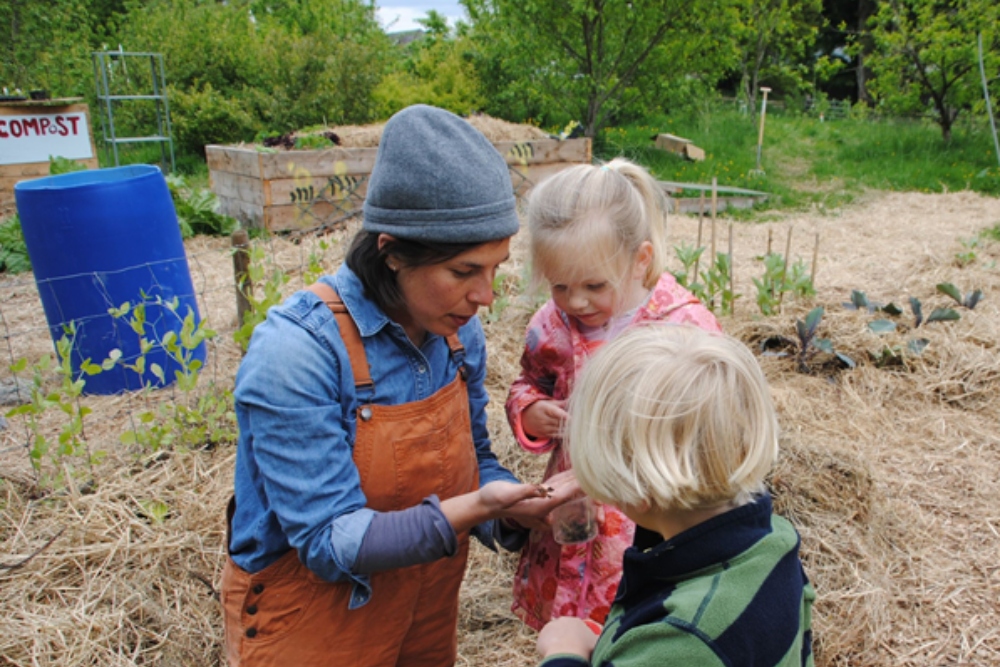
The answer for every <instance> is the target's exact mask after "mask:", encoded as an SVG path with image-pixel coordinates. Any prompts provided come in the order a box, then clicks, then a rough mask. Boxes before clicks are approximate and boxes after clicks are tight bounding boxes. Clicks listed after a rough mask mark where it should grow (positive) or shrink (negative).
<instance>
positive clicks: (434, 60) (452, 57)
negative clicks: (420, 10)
mask: <svg viewBox="0 0 1000 667" xmlns="http://www.w3.org/2000/svg"><path fill="white" fill-rule="evenodd" d="M417 22H418V23H419V24H420V25H422V26H423V27H424V28H425V30H426V32H425V33H424V35H423V36H422V37H420V38H419V39H416V40H414V41H412V42H410V43H408V44H406V45H405V46H403V47H401V49H402V53H403V57H402V58H399V59H397V60H396V61H395V62H394V63H393V64H392V65H391V66H390V70H389V72H388V73H387V74H386V76H385V77H384V78H383V79H382V81H381V82H380V83H379V85H378V87H377V88H376V89H375V100H376V102H377V103H378V115H379V116H381V117H389V116H391V115H392V114H394V113H396V112H397V111H399V110H400V109H402V108H403V107H407V106H409V105H411V104H418V103H422V104H432V105H434V106H437V107H441V108H443V109H448V110H449V111H452V112H454V113H457V114H459V115H463V116H464V115H467V114H469V113H471V112H473V111H477V110H480V109H482V107H483V104H484V102H485V100H484V99H483V97H482V93H481V90H480V84H479V80H478V78H477V77H476V72H475V68H474V67H473V65H472V59H471V50H472V47H471V45H470V42H469V39H468V37H467V36H466V35H465V28H464V24H462V23H460V24H459V28H460V30H452V29H451V28H450V27H449V26H448V21H447V19H446V18H445V17H444V15H443V14H440V13H439V12H437V11H435V10H433V9H432V10H430V11H428V12H427V17H426V18H423V19H417ZM456 33H457V34H456Z"/></svg>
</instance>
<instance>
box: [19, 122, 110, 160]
mask: <svg viewBox="0 0 1000 667" xmlns="http://www.w3.org/2000/svg"><path fill="white" fill-rule="evenodd" d="M50 156H58V157H64V158H68V159H72V160H85V159H88V158H92V157H94V150H93V146H92V145H91V142H90V128H89V127H87V114H86V113H84V112H82V111H74V112H70V113H52V114H32V115H30V116H0V164H25V163H31V162H48V161H49V157H50Z"/></svg>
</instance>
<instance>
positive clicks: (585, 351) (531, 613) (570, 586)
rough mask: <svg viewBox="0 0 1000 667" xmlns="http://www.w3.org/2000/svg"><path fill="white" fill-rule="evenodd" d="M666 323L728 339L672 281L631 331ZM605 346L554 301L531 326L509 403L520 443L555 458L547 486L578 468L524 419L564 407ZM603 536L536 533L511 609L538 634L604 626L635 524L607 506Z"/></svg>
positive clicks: (661, 285) (660, 286) (556, 442)
mask: <svg viewBox="0 0 1000 667" xmlns="http://www.w3.org/2000/svg"><path fill="white" fill-rule="evenodd" d="M651 321H664V322H673V323H677V324H692V325H694V326H697V327H700V328H702V329H705V330H707V331H721V330H722V328H721V327H720V326H719V322H718V320H716V318H715V316H714V315H713V314H712V313H711V311H709V310H708V309H707V308H705V306H704V305H702V303H701V302H700V301H699V300H698V299H697V298H696V297H695V296H694V295H693V294H691V293H690V292H689V291H688V290H686V289H684V288H683V287H681V286H680V285H678V284H677V281H676V280H675V279H674V277H673V276H672V275H671V274H670V273H669V272H665V273H664V274H663V275H661V276H660V279H659V281H657V283H656V286H655V287H654V288H653V291H652V294H651V296H650V298H649V300H648V302H647V303H646V304H645V305H644V306H642V307H640V308H639V310H638V311H636V314H635V317H634V319H633V320H632V322H631V323H630V326H631V325H632V324H638V323H641V322H651ZM603 342H604V341H599V340H587V339H585V338H584V337H583V335H582V334H581V333H580V331H579V329H578V328H577V324H576V322H575V320H573V319H572V318H571V317H569V316H568V315H566V314H565V313H564V312H562V311H561V310H559V309H558V308H557V307H556V305H555V303H553V302H552V301H551V300H550V301H549V302H548V303H546V304H545V305H544V306H542V307H541V309H539V311H538V312H537V313H535V315H534V316H533V317H532V318H531V322H530V323H529V324H528V330H527V334H526V345H525V349H524V353H523V354H522V355H521V375H520V376H519V377H518V378H517V380H515V381H514V384H513V385H511V388H510V393H509V395H508V397H507V404H506V408H507V418H508V420H509V421H510V425H511V428H512V429H513V431H514V436H515V437H516V438H517V441H518V443H519V444H520V445H521V447H523V448H524V449H526V450H527V451H529V452H531V453H533V454H545V453H548V452H551V454H552V455H551V457H550V458H549V463H548V466H547V468H546V470H545V479H548V478H549V477H551V476H552V475H554V474H556V473H559V472H562V471H563V470H566V469H568V468H569V467H570V461H569V455H568V452H567V451H566V449H565V448H564V447H563V445H562V440H560V439H557V438H553V439H547V440H536V439H533V438H530V437H528V436H527V435H525V433H524V429H523V428H522V425H521V416H522V414H523V413H524V411H525V410H526V409H527V408H528V407H529V406H530V405H532V404H533V403H535V402H537V401H541V400H549V399H555V400H564V399H566V398H568V397H569V395H570V392H571V391H572V389H573V381H574V379H575V377H576V376H577V374H578V373H579V372H580V370H581V369H582V368H583V365H584V363H585V362H586V360H587V358H588V357H589V356H590V355H591V354H592V353H593V352H594V350H596V349H597V348H598V347H600V345H601V344H602V343H603ZM600 507H601V511H600V513H599V523H600V532H599V533H598V536H597V537H596V538H595V539H593V540H591V541H590V542H586V543H583V544H570V545H560V544H558V543H557V542H556V541H555V540H554V539H553V538H552V532H551V531H538V530H533V531H531V536H530V538H529V540H528V543H527V544H526V545H525V547H524V550H523V551H522V552H521V559H520V562H519V563H518V566H517V573H516V574H515V576H514V603H513V606H512V607H511V609H512V610H513V612H514V613H515V614H516V615H517V616H518V617H520V618H521V619H522V620H524V622H525V623H527V624H528V625H529V626H531V627H532V628H535V629H536V630H540V629H541V628H542V626H543V625H545V623H547V622H548V621H549V620H551V619H553V618H557V617H560V616H576V617H578V618H592V619H593V620H595V621H597V622H598V623H602V624H603V623H604V620H605V618H606V617H607V614H608V611H609V610H610V608H611V602H612V601H613V600H614V598H615V593H616V592H617V590H618V580H619V579H620V578H621V567H622V554H623V553H624V551H625V549H627V548H628V547H630V546H632V537H633V535H634V533H635V524H633V523H632V521H631V520H629V519H628V518H627V517H626V516H625V515H624V514H622V512H620V511H619V510H617V509H616V508H614V507H611V506H608V505H601V506H600Z"/></svg>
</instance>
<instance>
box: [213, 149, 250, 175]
mask: <svg viewBox="0 0 1000 667" xmlns="http://www.w3.org/2000/svg"><path fill="white" fill-rule="evenodd" d="M260 155H261V154H260V153H258V152H257V151H255V150H253V149H252V148H243V147H240V146H211V145H210V146H205V161H206V162H207V163H208V172H209V175H211V173H212V172H213V171H224V172H228V173H231V174H240V175H242V176H252V177H254V178H260V176H261V167H260Z"/></svg>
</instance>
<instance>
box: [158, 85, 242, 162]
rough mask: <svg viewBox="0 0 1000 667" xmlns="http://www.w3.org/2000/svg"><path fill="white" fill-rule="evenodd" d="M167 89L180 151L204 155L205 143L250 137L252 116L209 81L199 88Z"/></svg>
mask: <svg viewBox="0 0 1000 667" xmlns="http://www.w3.org/2000/svg"><path fill="white" fill-rule="evenodd" d="M168 89H169V91H170V93H169V94H170V116H171V120H172V123H173V130H174V137H175V140H176V142H177V147H178V149H179V150H181V151H183V152H187V153H199V154H204V151H205V146H206V145H207V144H226V143H234V142H238V141H244V140H249V139H250V138H252V137H253V135H254V127H255V121H254V118H253V116H251V114H250V113H249V112H248V111H247V110H246V109H245V108H244V107H243V106H242V105H241V104H240V103H239V102H238V101H236V100H233V99H230V98H227V97H225V96H224V95H222V94H221V93H219V91H217V90H216V89H215V88H213V87H212V84H211V83H205V84H204V85H203V86H201V87H200V88H198V89H191V90H183V89H181V88H178V87H175V86H169V87H168Z"/></svg>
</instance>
